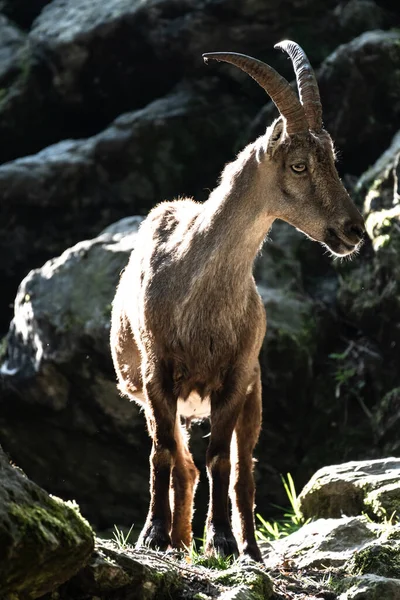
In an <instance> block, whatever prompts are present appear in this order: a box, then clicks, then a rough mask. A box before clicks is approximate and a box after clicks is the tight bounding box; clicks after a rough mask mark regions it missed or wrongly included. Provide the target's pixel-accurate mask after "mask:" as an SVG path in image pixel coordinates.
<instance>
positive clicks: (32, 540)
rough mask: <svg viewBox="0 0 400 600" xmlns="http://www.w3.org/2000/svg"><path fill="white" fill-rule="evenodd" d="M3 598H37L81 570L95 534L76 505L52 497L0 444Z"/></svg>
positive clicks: (0, 574)
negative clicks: (29, 477) (34, 481)
mask: <svg viewBox="0 0 400 600" xmlns="http://www.w3.org/2000/svg"><path fill="white" fill-rule="evenodd" d="M0 480H1V485H0V589H1V596H2V598H11V597H12V598H27V599H31V598H39V597H40V596H42V595H43V594H45V593H46V592H49V591H52V590H54V589H55V588H56V587H57V586H58V585H60V584H61V583H63V582H64V581H67V580H68V579H69V578H70V577H72V576H73V575H74V574H75V573H77V572H78V571H79V570H80V569H81V568H82V567H83V566H84V564H85V563H86V561H87V560H88V559H89V557H90V555H91V552H92V550H93V544H94V542H93V533H92V531H91V529H90V527H89V525H88V524H87V523H86V522H85V521H84V520H83V519H82V517H81V516H80V514H79V512H78V510H77V507H76V506H74V505H73V504H72V503H70V504H68V503H64V502H63V501H61V500H59V499H58V498H54V497H52V496H49V495H48V494H47V493H46V492H45V491H44V490H42V489H41V488H39V487H38V486H37V485H36V484H34V483H33V482H32V481H30V480H29V479H27V478H26V477H25V476H24V475H22V474H21V472H20V471H19V470H18V469H16V468H14V467H12V466H11V465H10V464H9V461H8V459H7V457H6V455H5V454H4V453H3V451H2V450H1V449H0Z"/></svg>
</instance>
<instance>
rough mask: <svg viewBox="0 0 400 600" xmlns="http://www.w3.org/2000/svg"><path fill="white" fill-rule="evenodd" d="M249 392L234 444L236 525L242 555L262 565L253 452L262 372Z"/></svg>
mask: <svg viewBox="0 0 400 600" xmlns="http://www.w3.org/2000/svg"><path fill="white" fill-rule="evenodd" d="M255 378H256V379H255V381H254V383H253V385H252V386H251V387H250V388H249V390H248V393H247V396H246V401H245V403H244V406H243V408H242V411H241V413H240V415H239V418H238V420H237V423H236V428H235V433H234V436H233V440H232V463H233V465H232V479H233V481H232V482H231V499H232V521H233V530H234V532H235V536H236V539H237V540H238V542H239V544H240V549H241V552H243V554H244V555H247V556H250V558H252V559H253V560H256V561H262V557H261V553H260V550H259V548H258V546H257V542H256V537H255V530H254V492H255V489H254V476H253V450H254V447H255V445H256V443H257V440H258V436H259V434H260V428H261V379H260V369H259V367H257V369H256V371H255Z"/></svg>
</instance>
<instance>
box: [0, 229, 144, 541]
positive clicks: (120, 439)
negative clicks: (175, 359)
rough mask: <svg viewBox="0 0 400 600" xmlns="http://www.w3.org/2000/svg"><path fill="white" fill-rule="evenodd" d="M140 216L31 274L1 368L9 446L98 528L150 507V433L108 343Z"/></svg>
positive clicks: (132, 518)
mask: <svg viewBox="0 0 400 600" xmlns="http://www.w3.org/2000/svg"><path fill="white" fill-rule="evenodd" d="M139 221H140V219H139V220H138V219H133V220H130V221H128V222H127V221H126V220H124V221H123V223H122V225H121V226H120V227H116V226H113V227H112V228H111V229H110V231H109V232H108V231H107V230H106V231H105V232H104V233H103V234H101V235H100V236H99V237H98V238H95V239H94V240H91V241H87V242H81V243H79V244H78V245H76V246H75V247H73V248H71V249H70V250H68V251H66V252H65V253H64V254H63V255H62V256H61V257H59V258H57V259H54V260H52V261H49V262H48V263H46V264H45V265H44V267H43V268H42V269H38V270H36V271H32V272H31V273H30V274H29V275H28V276H27V278H26V279H25V280H24V281H23V283H22V284H21V287H20V289H19V293H18V297H17V300H16V306H15V319H14V321H13V325H12V328H11V330H10V336H9V355H8V358H7V360H6V362H5V363H4V365H3V371H2V373H3V386H2V390H1V396H2V401H3V408H4V410H2V414H1V416H0V431H1V438H2V440H3V442H4V445H5V447H6V448H7V450H8V451H9V452H10V453H11V455H12V456H13V457H14V459H15V458H16V457H17V455H18V457H19V458H20V459H21V462H20V463H19V464H21V466H22V468H24V470H25V471H26V472H27V473H28V474H29V476H31V477H32V478H34V479H35V481H37V482H38V483H39V484H41V485H43V486H44V487H46V489H50V490H51V491H52V493H55V494H57V495H59V496H62V497H66V498H77V499H79V501H80V502H81V508H82V512H83V514H84V515H88V516H89V515H90V518H91V521H92V522H93V523H95V525H96V526H97V527H99V528H100V529H104V528H106V527H110V526H112V525H113V524H114V523H128V524H129V525H130V524H131V523H133V522H135V523H136V522H139V523H141V520H143V518H144V515H145V514H146V511H147V502H148V456H149V452H150V449H149V441H148V436H147V433H146V430H145V427H144V422H143V417H142V416H141V415H139V410H138V408H137V407H136V405H134V404H133V403H130V402H128V401H127V400H125V399H124V400H122V399H121V398H120V397H119V395H118V391H117V388H116V382H115V375H114V371H113V367H112V364H111V356H110V350H109V343H108V335H109V327H110V311H111V302H112V299H113V296H114V292H115V287H116V285H117V282H118V279H119V273H120V272H121V270H122V269H123V267H124V266H125V264H126V262H127V259H128V256H129V253H130V251H131V250H132V247H133V244H134V240H135V231H136V230H137V226H138V222H139ZM15 386H17V388H18V390H19V391H18V392H17V394H16V395H15V392H16V389H17V388H16V387H15ZM18 415H19V416H18ZM35 422H36V423H39V422H41V423H42V424H43V423H46V427H43V425H42V426H38V425H37V426H35V425H33V423H35ZM12 423H13V424H14V425H12ZM21 435H22V436H23V438H24V439H25V442H24V444H20V442H19V439H21V438H20V436H21ZM18 448H19V449H18ZM50 449H51V451H50ZM61 457H62V458H61ZM138 457H141V458H140V460H139V459H138ZM133 465H134V466H133Z"/></svg>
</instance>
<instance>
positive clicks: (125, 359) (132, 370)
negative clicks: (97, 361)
mask: <svg viewBox="0 0 400 600" xmlns="http://www.w3.org/2000/svg"><path fill="white" fill-rule="evenodd" d="M110 346H111V355H112V359H113V362H114V368H115V372H116V373H117V377H118V388H119V390H120V391H121V393H122V394H124V395H125V396H128V397H130V398H132V399H133V400H136V402H138V403H139V404H143V399H144V397H143V394H142V375H141V356H140V352H139V349H138V347H137V344H136V342H135V338H134V336H133V333H132V330H131V326H130V323H129V320H128V318H127V316H126V315H125V313H124V312H122V311H121V312H117V310H116V309H115V312H114V310H113V315H112V320H111V333H110Z"/></svg>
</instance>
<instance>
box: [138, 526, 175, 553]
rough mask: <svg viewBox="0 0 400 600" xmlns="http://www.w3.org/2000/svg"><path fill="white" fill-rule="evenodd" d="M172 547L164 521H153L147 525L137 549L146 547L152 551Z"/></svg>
mask: <svg viewBox="0 0 400 600" xmlns="http://www.w3.org/2000/svg"><path fill="white" fill-rule="evenodd" d="M170 545H171V538H170V536H169V534H168V533H167V531H166V529H165V525H164V523H163V522H162V521H153V523H150V525H147V524H146V525H145V526H144V529H143V531H142V533H141V534H140V536H139V539H138V541H137V544H136V547H137V548H140V547H141V546H146V547H147V548H152V550H166V549H167V548H168V546H170Z"/></svg>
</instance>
